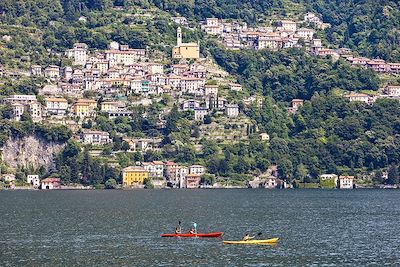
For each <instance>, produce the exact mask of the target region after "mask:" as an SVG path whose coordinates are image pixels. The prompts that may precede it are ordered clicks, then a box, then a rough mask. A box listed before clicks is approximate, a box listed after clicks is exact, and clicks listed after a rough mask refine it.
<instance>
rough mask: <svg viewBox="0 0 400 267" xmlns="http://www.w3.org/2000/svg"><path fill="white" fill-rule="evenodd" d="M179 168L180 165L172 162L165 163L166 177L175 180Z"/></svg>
mask: <svg viewBox="0 0 400 267" xmlns="http://www.w3.org/2000/svg"><path fill="white" fill-rule="evenodd" d="M178 168H179V165H178V164H177V163H175V162H172V161H166V162H164V176H165V177H166V178H167V179H168V180H172V181H174V180H175V177H176V170H177V169H178Z"/></svg>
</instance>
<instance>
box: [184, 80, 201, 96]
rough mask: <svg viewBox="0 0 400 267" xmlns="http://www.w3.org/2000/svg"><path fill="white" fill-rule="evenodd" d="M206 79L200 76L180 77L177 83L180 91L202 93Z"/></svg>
mask: <svg viewBox="0 0 400 267" xmlns="http://www.w3.org/2000/svg"><path fill="white" fill-rule="evenodd" d="M205 83H206V81H205V79H200V78H182V79H181V80H180V83H179V87H180V90H181V92H182V93H186V94H194V95H202V94H203V92H202V91H203V90H202V88H203V87H204V85H205Z"/></svg>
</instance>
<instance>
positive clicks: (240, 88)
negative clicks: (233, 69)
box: [229, 83, 242, 91]
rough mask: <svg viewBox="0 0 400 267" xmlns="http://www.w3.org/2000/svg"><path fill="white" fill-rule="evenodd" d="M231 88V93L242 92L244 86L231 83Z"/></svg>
mask: <svg viewBox="0 0 400 267" xmlns="http://www.w3.org/2000/svg"><path fill="white" fill-rule="evenodd" d="M229 88H230V89H231V91H242V86H241V85H240V84H237V83H230V84H229Z"/></svg>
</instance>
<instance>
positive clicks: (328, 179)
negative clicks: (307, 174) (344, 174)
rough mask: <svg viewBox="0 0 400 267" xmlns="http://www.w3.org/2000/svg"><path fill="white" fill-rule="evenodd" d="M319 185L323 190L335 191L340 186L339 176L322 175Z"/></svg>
mask: <svg viewBox="0 0 400 267" xmlns="http://www.w3.org/2000/svg"><path fill="white" fill-rule="evenodd" d="M319 184H320V185H321V187H322V188H326V189H334V188H337V186H338V176H337V175H336V174H321V175H320V176H319Z"/></svg>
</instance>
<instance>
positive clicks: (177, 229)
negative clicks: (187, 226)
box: [175, 221, 182, 234]
mask: <svg viewBox="0 0 400 267" xmlns="http://www.w3.org/2000/svg"><path fill="white" fill-rule="evenodd" d="M175 234H182V227H181V221H179V222H178V227H176V228H175Z"/></svg>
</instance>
